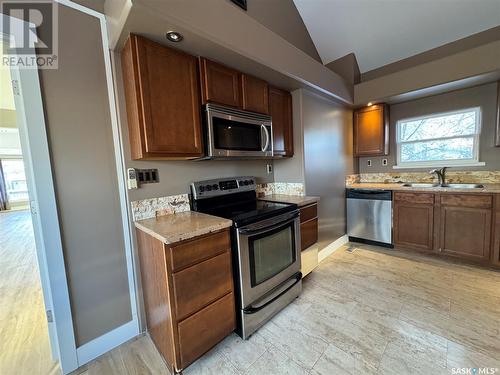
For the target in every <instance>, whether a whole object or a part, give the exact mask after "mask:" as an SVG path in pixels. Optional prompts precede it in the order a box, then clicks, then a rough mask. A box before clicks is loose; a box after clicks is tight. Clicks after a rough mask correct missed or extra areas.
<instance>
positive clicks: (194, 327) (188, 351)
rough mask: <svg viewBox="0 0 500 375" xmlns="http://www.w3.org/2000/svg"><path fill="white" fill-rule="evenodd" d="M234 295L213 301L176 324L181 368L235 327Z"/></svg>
mask: <svg viewBox="0 0 500 375" xmlns="http://www.w3.org/2000/svg"><path fill="white" fill-rule="evenodd" d="M235 320H236V317H235V306H234V295H233V293H230V294H228V295H226V296H224V297H223V298H221V299H219V300H217V301H215V302H214V303H212V304H211V305H209V306H207V307H205V308H204V309H203V310H201V311H198V312H197V313H196V314H194V315H192V316H190V317H189V318H187V319H185V320H183V321H182V322H180V323H179V325H178V334H179V351H180V358H181V368H182V369H184V368H186V367H187V366H188V365H189V364H190V363H192V362H194V361H195V360H196V359H197V358H199V357H200V356H201V355H203V354H204V353H206V352H207V351H208V350H210V348H212V347H213V346H214V345H216V344H217V343H218V342H219V341H221V340H222V339H224V337H226V336H227V335H229V334H230V333H231V332H232V331H233V330H234V329H235V327H236V321H235Z"/></svg>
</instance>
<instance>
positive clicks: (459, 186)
mask: <svg viewBox="0 0 500 375" xmlns="http://www.w3.org/2000/svg"><path fill="white" fill-rule="evenodd" d="M402 186H404V187H414V188H433V187H442V188H451V189H484V185H481V184H424V183H405V184H403V185H402Z"/></svg>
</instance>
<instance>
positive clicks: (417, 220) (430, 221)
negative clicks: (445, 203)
mask: <svg viewBox="0 0 500 375" xmlns="http://www.w3.org/2000/svg"><path fill="white" fill-rule="evenodd" d="M393 231H394V232H393V235H394V244H395V245H396V246H402V247H411V248H417V249H422V250H427V251H432V248H433V238H434V236H433V235H434V195H433V194H429V193H395V194H394V212H393Z"/></svg>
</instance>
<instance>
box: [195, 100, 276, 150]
mask: <svg viewBox="0 0 500 375" xmlns="http://www.w3.org/2000/svg"><path fill="white" fill-rule="evenodd" d="M205 112H206V156H207V158H211V159H225V158H240V159H246V158H252V159H253V158H267V157H272V156H273V126H272V121H271V116H268V115H263V114H259V113H253V112H247V111H242V110H239V109H234V108H229V107H224V106H220V105H215V104H207V105H206V106H205Z"/></svg>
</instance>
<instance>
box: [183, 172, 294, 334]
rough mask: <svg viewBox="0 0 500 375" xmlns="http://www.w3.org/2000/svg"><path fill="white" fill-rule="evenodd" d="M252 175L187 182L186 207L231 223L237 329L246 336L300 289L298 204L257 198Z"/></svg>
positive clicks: (285, 303)
mask: <svg viewBox="0 0 500 375" xmlns="http://www.w3.org/2000/svg"><path fill="white" fill-rule="evenodd" d="M255 187H256V186H255V178H254V177H235V178H223V179H216V180H206V181H199V182H194V183H192V184H191V208H192V209H193V210H194V211H198V212H203V213H207V214H210V215H215V216H221V217H224V218H228V219H231V220H232V221H233V228H232V234H231V237H232V250H233V251H232V253H233V272H234V281H235V290H236V297H237V298H236V301H237V303H236V314H237V321H238V326H237V333H238V334H239V335H240V336H241V337H242V338H244V339H247V338H248V337H249V336H250V335H251V334H252V333H254V332H255V331H256V330H257V329H258V328H259V327H260V326H262V325H263V324H264V323H265V322H266V321H268V320H269V319H270V318H271V317H272V316H273V315H274V314H276V313H277V312H278V311H280V310H281V309H283V308H284V307H285V306H286V305H288V304H289V303H290V302H291V301H293V300H294V299H295V298H296V297H297V296H298V295H299V294H300V292H301V290H302V281H301V279H302V275H301V273H300V229H299V227H300V220H299V210H298V207H297V205H294V204H284V203H274V202H265V201H260V200H258V199H257V195H256V192H255Z"/></svg>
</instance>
